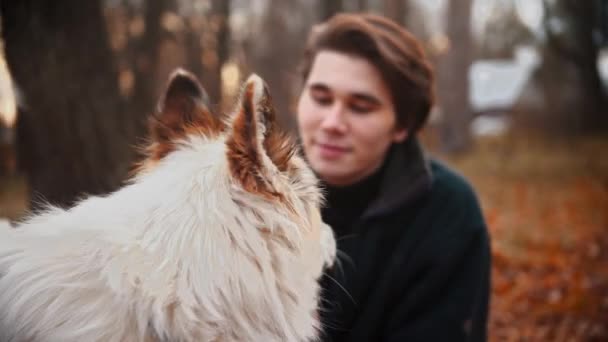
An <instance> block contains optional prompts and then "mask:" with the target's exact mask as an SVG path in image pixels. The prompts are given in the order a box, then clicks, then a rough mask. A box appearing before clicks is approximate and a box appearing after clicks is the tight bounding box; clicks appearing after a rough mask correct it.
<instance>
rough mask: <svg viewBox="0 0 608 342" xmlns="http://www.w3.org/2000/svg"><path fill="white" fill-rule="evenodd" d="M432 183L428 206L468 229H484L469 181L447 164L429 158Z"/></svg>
mask: <svg viewBox="0 0 608 342" xmlns="http://www.w3.org/2000/svg"><path fill="white" fill-rule="evenodd" d="M430 167H431V171H432V174H433V183H432V186H431V191H430V198H429V201H430V206H431V207H432V210H434V211H436V212H437V214H438V215H440V216H442V217H444V218H446V220H449V221H450V222H454V223H456V222H460V226H468V227H469V228H470V229H473V228H477V229H484V228H485V223H484V219H483V214H482V210H481V205H480V203H479V199H478V196H477V194H476V192H475V190H474V188H473V186H472V185H471V183H470V182H469V181H468V180H466V179H465V178H464V176H462V175H461V174H460V173H458V172H456V171H455V170H453V169H452V168H451V167H449V166H448V165H446V164H444V163H442V162H440V161H438V160H431V161H430Z"/></svg>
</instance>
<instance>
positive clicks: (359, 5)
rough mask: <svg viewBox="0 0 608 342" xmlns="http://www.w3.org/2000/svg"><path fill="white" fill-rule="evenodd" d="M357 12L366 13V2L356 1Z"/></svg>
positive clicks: (365, 0)
mask: <svg viewBox="0 0 608 342" xmlns="http://www.w3.org/2000/svg"><path fill="white" fill-rule="evenodd" d="M357 10H358V11H361V12H365V11H367V0H357Z"/></svg>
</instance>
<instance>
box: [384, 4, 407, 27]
mask: <svg viewBox="0 0 608 342" xmlns="http://www.w3.org/2000/svg"><path fill="white" fill-rule="evenodd" d="M407 5H408V4H407V0H383V1H382V6H383V12H384V15H386V16H387V17H389V18H391V19H393V20H394V21H396V22H398V23H399V24H402V25H404V24H405V20H406V19H405V18H406V17H407Z"/></svg>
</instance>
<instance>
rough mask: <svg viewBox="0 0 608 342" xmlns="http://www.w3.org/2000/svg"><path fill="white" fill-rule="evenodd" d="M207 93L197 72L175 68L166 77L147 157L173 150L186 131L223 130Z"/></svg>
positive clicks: (210, 133)
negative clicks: (210, 105)
mask: <svg viewBox="0 0 608 342" xmlns="http://www.w3.org/2000/svg"><path fill="white" fill-rule="evenodd" d="M208 104H209V97H208V95H207V93H206V92H205V90H204V89H203V87H202V86H201V85H200V83H199V82H198V80H197V79H196V76H194V75H193V74H191V73H189V72H187V71H185V70H183V69H177V70H176V71H174V72H173V73H172V74H171V76H170V77H169V82H168V85H167V88H166V90H165V94H164V95H163V97H162V98H161V101H160V103H159V108H158V113H157V115H155V116H154V117H152V120H151V122H150V134H151V138H152V146H150V150H149V159H151V160H160V159H162V158H163V157H164V156H166V155H167V154H168V153H170V152H171V151H173V150H175V148H176V143H177V142H179V140H180V139H183V138H185V137H186V136H187V135H189V134H200V135H204V136H207V137H214V136H216V135H217V134H219V133H220V132H221V131H222V128H223V125H222V121H221V120H219V119H218V118H217V117H216V116H215V115H213V113H211V111H210V110H209V107H208Z"/></svg>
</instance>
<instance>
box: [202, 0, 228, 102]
mask: <svg viewBox="0 0 608 342" xmlns="http://www.w3.org/2000/svg"><path fill="white" fill-rule="evenodd" d="M230 3H231V1H230V0H212V1H211V13H210V14H209V18H210V22H211V23H212V25H210V27H209V28H208V29H209V34H210V37H211V38H210V39H209V42H208V43H209V44H208V45H205V46H202V49H203V50H206V51H205V53H206V54H207V55H208V56H212V57H211V58H210V59H209V63H207V64H205V65H204V69H203V74H202V75H201V78H202V81H203V84H204V85H205V90H207V92H208V93H209V97H210V98H211V100H212V101H215V102H218V101H220V100H221V97H222V66H223V65H224V63H226V60H227V59H228V56H229V53H230V51H229V47H230V25H229V18H230Z"/></svg>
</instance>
